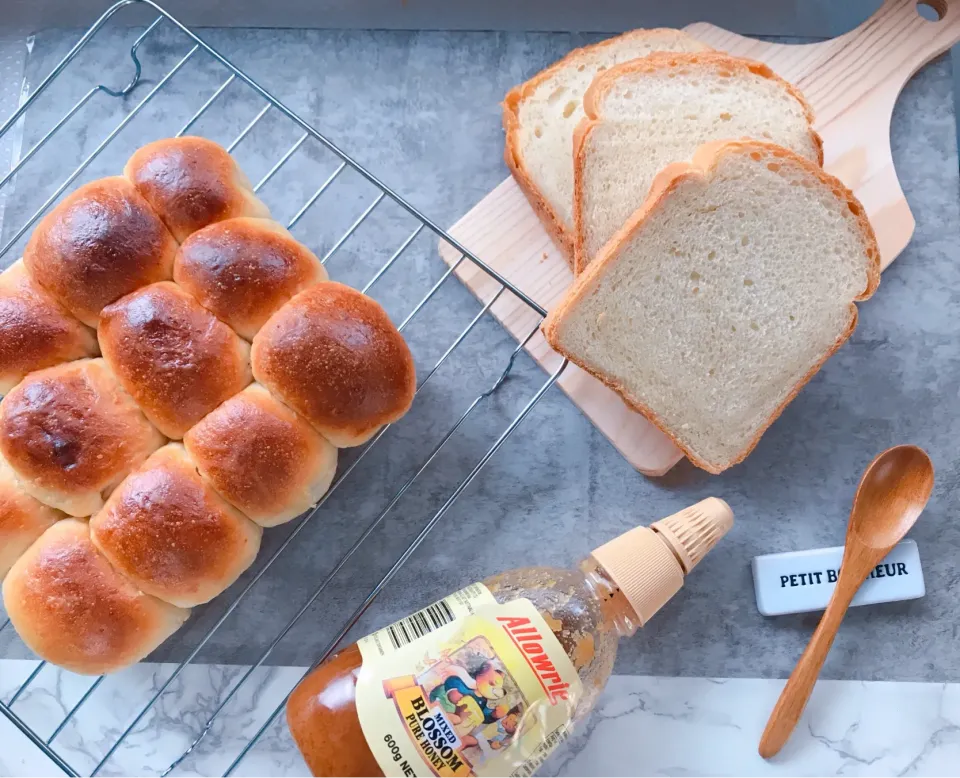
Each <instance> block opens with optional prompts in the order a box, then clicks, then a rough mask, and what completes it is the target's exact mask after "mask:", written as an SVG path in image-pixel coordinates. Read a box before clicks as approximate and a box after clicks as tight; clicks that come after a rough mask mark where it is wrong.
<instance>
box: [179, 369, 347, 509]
mask: <svg viewBox="0 0 960 778" xmlns="http://www.w3.org/2000/svg"><path fill="white" fill-rule="evenodd" d="M183 444H184V446H186V448H187V451H189V452H190V455H191V457H192V458H193V461H194V462H195V463H196V465H197V468H198V469H199V470H200V474H201V475H202V476H203V477H204V478H206V479H207V481H209V483H210V484H211V485H212V486H213V488H214V489H216V490H217V492H218V493H219V494H220V496H221V497H223V498H224V499H225V500H227V501H228V502H230V503H231V504H232V505H234V506H235V507H236V508H238V509H239V510H241V511H243V512H244V513H245V514H246V515H247V516H248V517H250V518H251V519H252V520H253V521H255V522H257V523H258V524H260V525H261V526H264V527H272V526H276V525H277V524H280V523H282V522H284V521H289V520H290V519H292V518H294V517H296V516H298V515H299V514H301V513H303V511H305V510H307V509H308V508H309V507H310V506H311V505H313V504H314V502H315V501H316V500H318V499H319V498H320V497H321V496H322V495H323V493H324V492H326V491H327V488H328V487H329V486H330V483H331V481H332V480H333V476H334V473H335V472H336V469H337V450H336V448H334V447H333V445H332V444H330V443H329V442H328V441H327V440H326V439H325V438H324V437H323V436H322V435H320V433H319V432H317V431H316V430H315V429H313V427H311V426H310V425H309V424H308V423H307V422H306V421H305V420H304V419H302V418H301V417H299V416H298V415H297V414H296V413H294V412H293V411H292V410H290V409H289V408H288V407H287V406H285V405H284V404H283V403H281V402H280V401H279V400H277V399H275V398H274V397H273V396H272V395H271V394H270V393H269V392H268V391H267V390H266V389H264V388H263V387H262V386H260V385H259V384H251V385H250V386H248V387H247V388H246V389H244V390H243V391H242V392H241V393H240V394H238V395H235V396H234V397H231V398H230V399H229V400H227V401H226V402H225V403H223V404H222V405H221V406H220V407H218V408H217V409H216V410H214V411H213V412H212V413H210V414H209V415H207V416H206V417H204V419H203V420H202V421H201V422H200V423H199V424H197V425H196V426H195V427H193V428H192V429H191V430H190V431H189V432H188V433H187V434H186V435H185V436H184V438H183Z"/></svg>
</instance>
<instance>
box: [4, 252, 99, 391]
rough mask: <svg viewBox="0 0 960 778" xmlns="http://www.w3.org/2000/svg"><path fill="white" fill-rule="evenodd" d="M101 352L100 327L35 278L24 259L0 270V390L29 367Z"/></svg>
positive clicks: (9, 384) (55, 363) (27, 370)
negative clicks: (70, 308)
mask: <svg viewBox="0 0 960 778" xmlns="http://www.w3.org/2000/svg"><path fill="white" fill-rule="evenodd" d="M99 353H100V346H98V345H97V336H96V333H95V332H94V331H93V330H92V329H90V328H89V327H86V326H84V325H83V324H81V323H80V320H79V319H75V318H74V317H73V316H71V315H70V314H69V313H68V312H67V311H66V309H64V308H63V307H61V305H60V304H59V303H58V302H57V301H56V300H54V299H53V297H51V296H50V294H49V293H48V292H47V291H46V290H44V289H43V287H41V286H40V285H39V284H37V283H36V282H35V281H34V280H33V279H32V278H31V277H30V274H29V273H27V271H26V268H24V266H23V261H22V260H19V259H18V260H17V261H16V262H14V263H13V264H12V265H11V266H10V267H8V268H7V269H6V270H4V271H3V273H0V394H6V393H7V392H9V391H10V390H11V389H12V388H13V387H14V385H15V384H16V383H17V382H18V381H19V380H20V379H21V378H23V377H24V376H25V375H26V374H27V373H29V372H30V371H31V370H40V369H42V368H45V367H51V366H53V365H59V364H60V363H61V362H69V361H70V360H71V359H82V358H83V357H95V356H97V354H99Z"/></svg>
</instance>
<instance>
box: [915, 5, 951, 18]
mask: <svg viewBox="0 0 960 778" xmlns="http://www.w3.org/2000/svg"><path fill="white" fill-rule="evenodd" d="M917 13H918V14H920V16H922V17H923V18H924V19H926V20H927V21H928V22H939V21H940V20H941V19H942V18H943V17H944V16H946V15H947V0H917Z"/></svg>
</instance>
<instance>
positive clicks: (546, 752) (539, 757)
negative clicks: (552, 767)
mask: <svg viewBox="0 0 960 778" xmlns="http://www.w3.org/2000/svg"><path fill="white" fill-rule="evenodd" d="M568 731H569V728H568V727H561V728H560V729H556V730H554V731H553V732H551V733H550V734H549V735H547V737H546V738H545V739H544V741H543V742H542V743H541V744H540V745H539V746H538V747H537V750H536V751H534V753H533V755H532V756H531V757H530V758H529V759H527V761H525V762H524V763H523V764H521V765H520V766H519V767H517V768H516V769H515V770H514V771H513V772H512V773H510V775H511V778H530V776H531V775H533V774H534V773H535V772H537V770H539V769H540V765H542V764H543V763H544V762H546V761H547V757H548V756H550V754H551V753H552V752H553V749H555V748H556V747H557V746H558V745H560V744H561V743H562V742H563V741H564V740H565V739H566V737H567V733H568Z"/></svg>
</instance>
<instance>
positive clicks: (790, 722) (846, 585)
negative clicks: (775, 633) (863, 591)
mask: <svg viewBox="0 0 960 778" xmlns="http://www.w3.org/2000/svg"><path fill="white" fill-rule="evenodd" d="M932 491H933V464H932V463H931V462H930V457H928V456H927V454H926V452H925V451H923V450H922V449H919V448H917V447H916V446H895V447H894V448H890V449H887V450H886V451H884V452H883V453H882V454H880V456H878V457H877V458H876V459H874V460H873V462H871V463H870V465H869V466H868V467H867V469H866V471H865V472H864V474H863V477H862V478H861V479H860V485H859V487H857V494H856V497H854V500H853V508H852V509H851V510H850V522H849V524H848V525H847V537H846V540H845V541H844V549H843V560H842V561H841V563H840V577H839V579H838V580H837V584H836V588H834V590H833V594H832V595H831V597H830V602H829V603H828V604H827V609H826V610H825V611H824V613H823V616H822V618H821V619H820V623H819V624H818V625H817V629H816V631H814V633H813V637H812V638H810V642H809V643H808V644H807V647H806V649H805V650H804V652H803V655H802V656H801V657H800V661H799V662H797V666H796V667H795V668H794V669H793V672H792V673H791V674H790V678H789V679H787V683H786V686H784V687H783V691H782V692H781V693H780V698H779V699H778V700H777V704H776V705H775V706H774V708H773V712H772V713H771V714H770V718H769V720H768V721H767V726H766V728H765V729H764V731H763V735H762V737H761V738H760V747H759V749H758V750H759V752H760V756H762V757H763V758H764V759H769V758H771V757H772V756H775V755H776V754H777V753H779V751H780V749H781V748H783V746H784V744H785V743H786V742H787V740H788V739H789V738H790V735H791V733H792V732H793V730H794V729H795V728H796V726H797V723H798V722H799V721H800V717H801V716H802V715H803V710H804V708H805V707H806V706H807V700H809V699H810V694H811V693H812V692H813V687H814V684H816V682H817V677H818V676H819V675H820V670H821V668H822V667H823V663H824V662H825V661H826V659H827V654H828V653H829V651H830V647H831V646H832V645H833V640H834V638H835V637H836V636H837V630H838V629H839V628H840V623H841V622H842V621H843V617H844V615H845V614H846V612H847V608H849V607H850V602H851V601H852V600H853V596H854V595H855V594H856V593H857V590H858V589H859V588H860V586H861V584H862V583H863V582H864V580H866V578H867V576H868V575H870V572H871V571H872V570H873V569H874V568H875V567H876V566H877V565H879V564H880V563H881V562H882V561H883V559H884V557H886V555H887V554H889V553H890V551H891V549H892V548H893V547H894V546H895V545H897V543H899V542H900V541H901V540H902V539H903V536H904V535H906V534H907V532H908V531H909V530H910V528H911V527H912V526H913V525H914V523H915V522H916V521H917V519H918V518H919V517H920V514H921V513H922V512H923V509H924V508H925V507H926V505H927V501H928V500H929V499H930V493H931V492H932Z"/></svg>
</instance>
